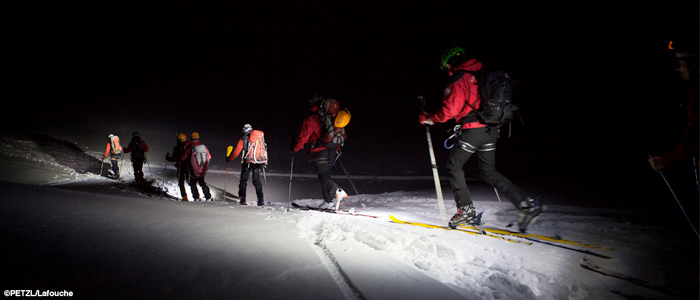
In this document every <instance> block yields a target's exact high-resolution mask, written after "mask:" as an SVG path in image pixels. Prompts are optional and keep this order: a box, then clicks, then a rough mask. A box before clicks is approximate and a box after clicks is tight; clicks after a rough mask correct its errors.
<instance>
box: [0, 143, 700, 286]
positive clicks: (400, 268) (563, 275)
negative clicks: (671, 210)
mask: <svg viewBox="0 0 700 300" xmlns="http://www.w3.org/2000/svg"><path fill="white" fill-rule="evenodd" d="M99 154H100V153H99V152H97V151H84V150H83V149H81V148H80V147H78V146H76V145H75V144H74V143H71V142H66V141H61V140H57V139H53V138H50V137H45V136H44V137H39V138H37V137H34V138H31V139H22V140H20V139H8V138H5V139H3V140H2V141H1V143H0V168H2V172H0V174H2V175H1V176H2V177H1V178H0V179H2V181H5V182H2V183H0V187H1V188H2V189H3V190H4V193H3V194H2V197H1V198H0V203H1V205H2V206H1V207H2V209H1V213H2V215H1V216H0V219H1V220H2V230H3V237H5V238H6V240H5V241H4V242H3V256H2V257H3V265H4V266H7V267H6V268H4V271H3V272H4V273H5V274H4V275H6V276H4V278H8V276H9V277H11V278H12V280H9V281H7V282H5V283H4V284H3V285H7V286H3V287H4V288H5V289H48V288H50V289H60V290H63V289H65V290H72V291H73V292H75V293H82V294H81V295H89V296H100V297H111V296H131V297H138V296H142V297H157V296H163V297H165V298H179V297H182V298H189V297H207V298H278V297H285V298H293V299H309V298H324V299H338V298H347V299H463V298H466V299H625V298H631V297H642V298H653V299H697V297H698V294H697V293H698V280H697V278H698V271H697V265H698V258H697V239H696V238H695V237H694V236H693V235H692V232H690V233H688V232H687V231H684V230H683V229H686V228H683V227H679V228H675V227H669V226H662V225H663V223H661V222H653V220H652V221H651V222H643V223H640V222H638V220H649V219H653V216H651V215H649V214H648V213H642V212H630V211H618V210H611V209H595V208H593V209H592V208H580V207H573V206H567V205H560V204H550V205H548V211H547V213H546V214H544V215H543V216H542V217H541V218H540V220H539V221H538V223H537V224H535V225H533V227H532V228H531V230H530V232H531V233H533V234H539V235H547V236H561V237H562V238H565V239H568V240H575V241H580V242H583V243H588V244H595V245H601V246H605V247H607V248H612V250H608V249H589V248H584V247H579V246H574V245H569V244H564V243H556V242H551V243H540V242H533V244H532V245H527V244H523V243H511V242H508V241H504V240H501V239H496V238H491V237H488V236H484V235H471V234H467V233H464V232H458V231H446V230H441V229H431V228H423V227H416V226H411V225H404V224H396V223H393V222H391V221H390V220H389V215H393V216H395V217H397V218H399V219H401V220H407V221H415V222H423V223H430V224H442V221H441V220H440V217H439V212H438V210H437V203H436V200H435V195H434V190H430V189H425V188H424V187H425V185H424V184H422V182H423V181H428V186H430V184H432V182H430V179H427V180H426V179H424V178H410V177H405V178H398V177H397V178H381V179H378V178H366V177H364V178H363V177H355V178H354V183H356V184H357V185H358V186H359V187H358V188H360V190H361V191H362V190H384V191H385V192H380V193H365V194H360V195H352V196H351V197H350V198H349V199H348V201H347V202H346V203H345V207H346V208H354V209H356V210H357V211H359V212H360V213H362V214H369V215H375V216H379V217H380V218H367V217H362V216H348V215H337V214H329V213H322V212H314V211H300V210H296V209H292V210H287V204H288V203H287V196H288V194H287V192H288V187H289V177H288V174H287V175H285V174H283V173H270V174H267V180H268V187H267V193H266V195H267V196H266V197H267V200H268V201H269V202H271V204H272V205H271V206H268V207H264V208H258V207H253V206H248V207H242V206H240V205H238V204H235V203H234V202H230V201H226V202H224V201H217V202H209V203H201V202H199V203H196V202H190V203H184V202H179V201H171V200H168V197H164V198H160V197H159V193H153V191H152V190H151V191H149V190H140V189H137V188H135V187H133V186H132V185H130V181H131V180H133V176H132V175H130V173H129V171H128V168H129V167H128V163H125V166H124V170H123V171H122V174H124V179H125V181H124V182H117V181H114V180H110V179H106V178H104V177H101V176H99V175H98V173H99V167H100V163H99V159H98V157H99ZM127 162H128V161H127ZM165 167H166V166H164V165H163V164H161V163H152V164H151V166H150V169H151V170H150V171H146V174H147V178H149V179H151V180H153V181H154V185H155V186H156V187H159V186H160V185H161V183H162V178H163V171H164V170H166V174H165V175H166V177H165V178H166V184H165V187H166V189H167V192H166V196H171V197H172V198H175V197H178V192H177V188H176V184H175V183H174V182H173V181H172V178H173V177H174V175H173V174H172V172H174V171H173V170H170V169H166V168H165ZM225 176H226V172H225V170H220V169H217V170H212V172H210V173H209V175H208V176H207V181H208V182H209V183H210V185H211V186H213V187H216V188H217V189H216V191H215V197H216V198H217V199H218V200H221V199H222V197H221V194H222V192H221V189H223V188H224V185H226V187H227V190H228V192H229V193H230V194H231V195H235V194H236V192H237V190H238V177H237V171H235V170H234V169H233V168H231V170H229V174H228V177H229V178H228V182H227V183H226V184H225V182H226V179H225V178H226V177H225ZM338 178H342V176H339V177H338ZM9 182H13V183H9ZM339 182H340V181H339ZM340 183H341V185H344V186H345V185H346V183H347V182H340ZM470 184H471V186H472V187H473V189H474V193H473V194H474V198H475V199H476V200H475V204H476V207H477V209H478V210H479V211H483V212H484V221H485V222H486V223H487V224H488V225H489V226H494V227H500V228H506V227H505V226H506V224H508V223H511V222H513V220H514V218H515V215H516V212H515V210H514V209H513V208H512V205H511V204H509V203H503V206H504V207H505V214H507V216H504V215H503V214H504V212H503V211H502V210H501V206H500V205H499V203H498V202H497V201H496V200H495V197H494V195H493V192H492V190H490V189H489V188H488V187H485V186H483V185H480V184H479V183H477V182H475V183H470ZM250 186H251V185H250V184H249V189H251V190H250V191H249V192H248V193H249V195H254V193H253V192H252V188H251V187H250ZM410 186H414V187H415V188H413V189H411V188H410ZM407 187H408V188H407ZM293 189H294V192H293V197H292V198H294V199H295V200H296V202H297V203H299V204H302V205H304V204H311V205H317V204H318V203H319V202H320V200H319V199H318V198H317V196H314V195H316V194H317V193H318V190H320V188H319V187H318V183H317V182H316V180H315V179H314V176H313V175H311V174H309V175H307V176H297V177H296V179H294V181H293ZM346 189H347V190H351V189H350V187H349V186H347V187H346ZM445 197H446V198H447V200H446V206H447V207H448V208H449V209H450V211H451V210H452V207H453V205H452V203H451V202H452V200H450V198H451V195H450V193H449V188H446V192H445ZM232 198H235V197H233V196H232ZM251 202H252V201H251ZM552 202H554V201H552ZM515 227H517V225H515ZM514 239H515V240H518V241H521V242H532V241H529V240H525V239H518V238H514ZM585 251H590V253H585ZM583 257H589V258H591V259H593V260H594V261H595V262H596V263H598V264H599V265H600V266H603V267H605V268H608V269H611V270H615V271H616V272H619V273H623V274H625V275H627V276H630V277H633V278H635V279H637V280H639V281H638V282H637V283H634V282H631V281H629V280H621V279H618V278H613V277H608V276H604V275H602V274H598V273H595V272H592V271H590V270H586V269H584V268H582V267H581V266H580V264H581V262H582V259H583ZM605 257H609V258H605ZM679 266H684V268H679ZM640 282H641V283H642V284H640ZM643 283H654V284H656V285H660V286H663V287H664V288H663V289H661V288H657V289H653V288H649V287H645V286H644V284H643ZM669 290H670V291H669Z"/></svg>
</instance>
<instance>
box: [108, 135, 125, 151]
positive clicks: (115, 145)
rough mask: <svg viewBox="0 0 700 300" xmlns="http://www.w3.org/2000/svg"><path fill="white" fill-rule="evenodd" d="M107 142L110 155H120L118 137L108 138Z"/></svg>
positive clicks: (120, 149)
mask: <svg viewBox="0 0 700 300" xmlns="http://www.w3.org/2000/svg"><path fill="white" fill-rule="evenodd" d="M109 142H110V144H111V146H112V153H113V154H117V155H118V154H121V153H122V146H121V145H119V137H118V136H116V135H114V136H112V137H110V138H109Z"/></svg>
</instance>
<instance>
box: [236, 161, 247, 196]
mask: <svg viewBox="0 0 700 300" xmlns="http://www.w3.org/2000/svg"><path fill="white" fill-rule="evenodd" d="M249 176H250V165H249V164H242V165H241V180H240V181H239V182H238V199H239V201H241V202H245V201H246V199H245V197H246V186H247V185H248V177H249Z"/></svg>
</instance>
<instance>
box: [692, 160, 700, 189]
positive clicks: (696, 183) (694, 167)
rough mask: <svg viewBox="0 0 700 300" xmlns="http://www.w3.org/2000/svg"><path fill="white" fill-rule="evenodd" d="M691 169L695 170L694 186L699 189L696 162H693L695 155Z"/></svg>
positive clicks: (699, 183)
mask: <svg viewBox="0 0 700 300" xmlns="http://www.w3.org/2000/svg"><path fill="white" fill-rule="evenodd" d="M693 170H695V187H697V189H698V191H700V181H698V164H697V162H695V156H693Z"/></svg>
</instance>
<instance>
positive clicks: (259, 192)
mask: <svg viewBox="0 0 700 300" xmlns="http://www.w3.org/2000/svg"><path fill="white" fill-rule="evenodd" d="M260 168H262V165H259V164H256V165H254V166H253V171H252V172H253V186H255V195H256V196H258V203H259V202H264V201H265V200H264V198H263V185H262V182H261V181H260Z"/></svg>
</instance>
